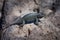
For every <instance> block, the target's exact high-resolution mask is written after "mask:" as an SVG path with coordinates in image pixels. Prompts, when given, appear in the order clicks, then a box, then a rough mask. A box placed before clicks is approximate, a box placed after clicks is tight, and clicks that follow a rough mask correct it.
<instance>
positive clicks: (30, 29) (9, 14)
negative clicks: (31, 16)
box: [1, 0, 60, 40]
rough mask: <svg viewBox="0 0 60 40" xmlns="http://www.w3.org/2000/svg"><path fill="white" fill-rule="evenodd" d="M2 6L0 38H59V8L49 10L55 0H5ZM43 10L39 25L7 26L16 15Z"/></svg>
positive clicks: (42, 39) (48, 39)
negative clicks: (0, 35)
mask: <svg viewBox="0 0 60 40" xmlns="http://www.w3.org/2000/svg"><path fill="white" fill-rule="evenodd" d="M5 3H6V4H5V6H4V18H3V19H4V20H3V23H4V24H2V26H3V29H4V28H5V27H7V26H8V28H5V29H4V30H3V31H2V37H1V40H60V38H59V37H60V9H57V8H56V11H54V10H51V8H52V4H53V3H55V0H7V1H5ZM56 5H57V4H56ZM31 12H37V13H39V12H43V13H44V14H46V15H45V16H44V17H43V18H41V19H40V20H41V22H39V25H38V26H37V25H35V24H33V23H31V24H25V25H24V26H23V27H20V26H19V25H12V26H9V25H10V24H11V23H12V22H13V21H14V20H16V18H17V17H19V16H21V15H24V14H27V13H31Z"/></svg>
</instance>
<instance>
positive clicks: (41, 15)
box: [37, 13, 45, 18]
mask: <svg viewBox="0 0 60 40" xmlns="http://www.w3.org/2000/svg"><path fill="white" fill-rule="evenodd" d="M44 16H45V14H44V13H38V16H37V17H38V18H42V17H44Z"/></svg>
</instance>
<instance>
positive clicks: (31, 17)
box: [12, 13, 44, 26]
mask: <svg viewBox="0 0 60 40" xmlns="http://www.w3.org/2000/svg"><path fill="white" fill-rule="evenodd" d="M43 16H44V14H43V13H29V14H27V15H25V16H23V17H18V18H17V20H16V21H15V22H14V23H12V25H15V24H17V25H21V24H22V26H23V25H24V24H27V23H34V24H36V25H38V20H39V18H42V17H43Z"/></svg>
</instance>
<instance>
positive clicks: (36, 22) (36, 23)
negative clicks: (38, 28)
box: [34, 17, 38, 25]
mask: <svg viewBox="0 0 60 40" xmlns="http://www.w3.org/2000/svg"><path fill="white" fill-rule="evenodd" d="M35 20H36V21H35V22H34V24H35V25H38V18H37V17H36V19H35Z"/></svg>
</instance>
